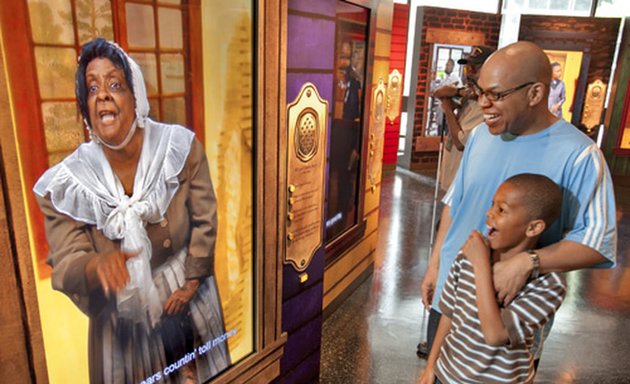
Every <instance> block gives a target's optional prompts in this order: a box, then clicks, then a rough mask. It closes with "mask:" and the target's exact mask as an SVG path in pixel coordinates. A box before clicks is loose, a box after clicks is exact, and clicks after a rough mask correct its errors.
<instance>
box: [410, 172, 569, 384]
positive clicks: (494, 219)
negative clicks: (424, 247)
mask: <svg viewBox="0 0 630 384" xmlns="http://www.w3.org/2000/svg"><path fill="white" fill-rule="evenodd" d="M561 206H562V194H561V192H560V188H559V187H558V186H557V185H556V184H555V183H554V182H553V181H551V180H550V179H549V178H547V177H546V176H542V175H534V174H526V173H524V174H520V175H516V176H512V177H510V178H509V179H507V180H506V181H505V182H503V184H501V185H500V186H499V189H498V190H497V191H496V193H495V195H494V199H493V201H492V206H491V207H490V209H489V210H488V212H487V214H486V224H487V225H488V237H487V239H485V238H484V237H483V235H481V233H479V232H478V231H473V232H472V233H471V234H470V237H469V238H468V240H467V241H466V244H464V246H463V247H462V249H461V251H460V253H459V254H458V255H457V258H456V260H455V262H454V263H453V267H452V268H451V270H450V272H449V276H448V280H447V282H446V285H445V287H444V290H443V292H442V296H441V298H440V309H441V310H442V319H441V320H440V325H439V328H438V331H437V334H436V336H435V341H434V344H433V348H432V349H431V354H430V355H429V359H428V360H427V367H426V369H425V371H424V372H423V374H422V376H421V377H420V379H419V381H418V383H420V384H429V383H433V382H434V380H435V382H436V383H445V384H446V383H531V382H533V378H534V367H533V354H532V352H531V349H532V346H533V343H534V331H535V330H536V329H538V328H540V327H542V326H543V325H544V324H545V323H546V322H547V320H548V319H549V317H550V316H551V315H552V314H553V313H554V312H555V311H556V310H557V309H558V307H559V306H560V304H561V303H562V299H563V298H564V295H565V285H564V281H563V280H562V278H561V277H560V275H558V274H556V273H549V274H545V275H541V276H538V272H537V269H536V268H535V269H534V271H533V272H532V275H531V276H530V279H529V281H528V282H527V284H526V285H525V286H524V287H523V289H522V290H521V291H520V292H519V293H518V295H517V296H516V297H515V298H514V300H513V301H512V302H511V303H510V304H509V305H508V306H507V307H505V308H501V307H500V306H499V304H498V303H497V299H496V293H495V290H494V285H493V282H492V263H493V262H496V261H499V260H506V259H508V258H510V257H512V256H513V255H516V254H518V253H519V252H523V251H527V250H529V249H534V247H535V246H536V243H537V240H538V238H539V237H540V235H541V234H542V233H543V232H544V231H545V229H546V228H548V227H549V226H551V224H553V222H554V221H555V220H556V219H557V218H558V216H559V214H560V208H561ZM531 257H532V261H533V263H534V265H536V264H537V261H538V256H537V255H536V254H535V253H534V252H532V253H531Z"/></svg>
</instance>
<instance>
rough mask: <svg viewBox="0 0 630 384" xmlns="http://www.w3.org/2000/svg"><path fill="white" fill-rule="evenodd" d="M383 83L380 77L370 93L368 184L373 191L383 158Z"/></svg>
mask: <svg viewBox="0 0 630 384" xmlns="http://www.w3.org/2000/svg"><path fill="white" fill-rule="evenodd" d="M386 90H387V88H386V87H385V81H383V78H382V77H380V78H379V79H378V84H377V85H376V87H374V90H373V91H372V93H373V94H372V114H371V116H372V121H371V124H370V141H369V144H368V145H369V148H368V182H369V186H370V187H371V188H372V189H374V188H375V186H376V184H377V183H378V181H379V180H380V175H381V168H382V158H383V133H384V131H385V104H386V100H385V97H386V96H385V92H386Z"/></svg>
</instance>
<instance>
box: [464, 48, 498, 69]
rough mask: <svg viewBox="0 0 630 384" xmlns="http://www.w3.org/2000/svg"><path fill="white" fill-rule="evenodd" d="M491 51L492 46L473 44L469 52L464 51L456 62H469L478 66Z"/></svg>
mask: <svg viewBox="0 0 630 384" xmlns="http://www.w3.org/2000/svg"><path fill="white" fill-rule="evenodd" d="M493 52H494V49H493V48H490V47H484V46H482V45H475V46H474V47H472V50H471V51H470V53H464V56H463V57H462V58H461V59H459V60H457V64H461V65H464V64H470V65H472V66H475V67H480V66H481V65H482V64H483V63H484V62H485V61H486V59H487V58H488V56H490V55H491V54H492V53H493Z"/></svg>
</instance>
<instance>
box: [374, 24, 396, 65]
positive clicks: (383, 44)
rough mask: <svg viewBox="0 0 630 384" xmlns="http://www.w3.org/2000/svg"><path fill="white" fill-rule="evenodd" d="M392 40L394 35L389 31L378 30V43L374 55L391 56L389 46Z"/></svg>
mask: <svg viewBox="0 0 630 384" xmlns="http://www.w3.org/2000/svg"><path fill="white" fill-rule="evenodd" d="M391 40H392V36H391V35H390V34H389V33H384V32H380V31H377V32H376V45H375V46H374V55H376V56H380V57H389V46H390V43H391ZM388 64H389V63H388Z"/></svg>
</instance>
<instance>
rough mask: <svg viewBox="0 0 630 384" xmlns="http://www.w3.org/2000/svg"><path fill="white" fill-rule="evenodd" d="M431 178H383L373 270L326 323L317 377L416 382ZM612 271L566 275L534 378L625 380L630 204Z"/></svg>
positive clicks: (629, 376) (629, 377)
mask: <svg viewBox="0 0 630 384" xmlns="http://www.w3.org/2000/svg"><path fill="white" fill-rule="evenodd" d="M433 188H434V181H433V179H432V178H429V177H424V176H420V175H417V174H414V173H410V172H406V171H401V170H399V171H397V172H391V173H389V174H384V175H383V181H382V187H381V205H380V207H381V211H380V221H379V239H378V246H377V250H376V255H375V263H374V273H373V275H372V277H370V278H369V279H368V280H366V282H365V283H363V284H362V285H361V286H360V287H359V288H358V289H357V290H356V291H355V292H354V293H353V294H352V295H351V296H350V297H349V298H348V300H347V301H346V303H344V305H343V306H342V307H340V308H339V309H338V310H337V311H335V312H334V313H333V314H332V315H331V316H330V317H329V318H328V319H327V320H326V321H325V322H324V325H323V335H322V361H321V376H320V382H321V383H344V384H346V383H379V384H380V383H387V384H388V383H415V381H416V379H417V378H418V377H419V374H420V372H421V371H422V369H423V368H424V363H425V362H424V360H420V359H418V358H417V357H416V355H415V348H416V344H417V343H418V341H419V340H420V338H421V337H424V328H425V324H424V322H425V321H426V316H424V315H423V312H424V311H423V306H422V303H421V301H420V283H421V280H422V277H423V276H424V273H425V271H426V266H427V265H426V263H427V257H428V252H429V236H430V224H429V223H430V222H431V214H432V204H433V193H434V190H433ZM618 208H619V214H618V220H619V243H618V250H619V252H618V261H617V267H616V268H615V269H601V270H584V271H579V272H572V273H570V274H568V275H567V283H568V286H569V291H568V295H567V298H566V300H565V302H564V303H563V305H562V307H561V308H560V311H559V312H558V315H557V317H556V323H555V325H554V328H553V330H552V332H551V335H550V337H549V339H548V341H547V343H546V346H545V352H544V354H543V358H542V361H541V365H540V370H539V373H538V376H537V379H536V383H630V364H628V362H627V361H628V360H627V359H628V358H627V356H626V353H629V354H630V271H629V268H628V264H627V263H628V258H629V256H630V231H629V229H630V207H618Z"/></svg>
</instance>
